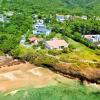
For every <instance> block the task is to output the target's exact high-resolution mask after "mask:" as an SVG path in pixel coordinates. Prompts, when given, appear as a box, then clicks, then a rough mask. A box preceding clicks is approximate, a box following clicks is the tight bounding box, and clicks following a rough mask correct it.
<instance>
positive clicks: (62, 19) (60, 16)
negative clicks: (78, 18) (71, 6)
mask: <svg viewBox="0 0 100 100" xmlns="http://www.w3.org/2000/svg"><path fill="white" fill-rule="evenodd" d="M56 20H57V21H58V22H64V20H65V16H64V15H58V14H56Z"/></svg>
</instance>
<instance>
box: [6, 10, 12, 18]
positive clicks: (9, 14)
mask: <svg viewBox="0 0 100 100" xmlns="http://www.w3.org/2000/svg"><path fill="white" fill-rule="evenodd" d="M4 14H5V15H6V16H9V17H10V16H13V15H14V12H13V11H8V12H6V11H5V12H4Z"/></svg>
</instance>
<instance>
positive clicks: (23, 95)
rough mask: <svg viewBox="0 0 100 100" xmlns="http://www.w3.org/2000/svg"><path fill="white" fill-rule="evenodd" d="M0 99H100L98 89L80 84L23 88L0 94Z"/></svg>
mask: <svg viewBox="0 0 100 100" xmlns="http://www.w3.org/2000/svg"><path fill="white" fill-rule="evenodd" d="M0 100H100V91H99V90H96V89H91V88H86V87H85V86H82V85H80V84H74V85H70V86H69V85H68V86H67V85H58V86H50V87H45V88H38V89H33V88H30V89H24V90H20V91H19V92H17V93H16V94H15V95H13V96H11V95H10V94H8V95H5V94H4V93H1V94H0Z"/></svg>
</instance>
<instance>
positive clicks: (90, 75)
mask: <svg viewBox="0 0 100 100" xmlns="http://www.w3.org/2000/svg"><path fill="white" fill-rule="evenodd" d="M52 67H53V69H54V70H55V71H58V72H60V73H63V74H64V75H69V76H72V77H75V78H79V79H80V80H81V81H82V82H83V81H84V80H86V81H89V82H93V83H97V84H100V68H96V67H93V68H92V67H84V68H83V67H82V68H81V67H74V66H73V65H72V64H67V63H58V64H56V65H53V66H52Z"/></svg>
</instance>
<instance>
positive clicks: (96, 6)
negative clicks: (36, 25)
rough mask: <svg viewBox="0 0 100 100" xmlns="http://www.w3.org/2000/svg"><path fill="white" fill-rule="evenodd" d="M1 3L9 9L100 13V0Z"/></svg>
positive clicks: (22, 0)
mask: <svg viewBox="0 0 100 100" xmlns="http://www.w3.org/2000/svg"><path fill="white" fill-rule="evenodd" d="M0 3H1V5H3V7H5V6H7V7H8V8H9V9H20V10H23V9H24V10H26V9H27V8H28V9H29V8H30V9H31V10H33V9H36V10H38V11H46V12H49V13H51V12H52V13H53V12H54V13H55V12H56V13H57V12H64V13H73V14H75V13H76V14H92V15H100V13H99V11H100V0H1V2H0ZM1 9H2V6H1Z"/></svg>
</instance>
